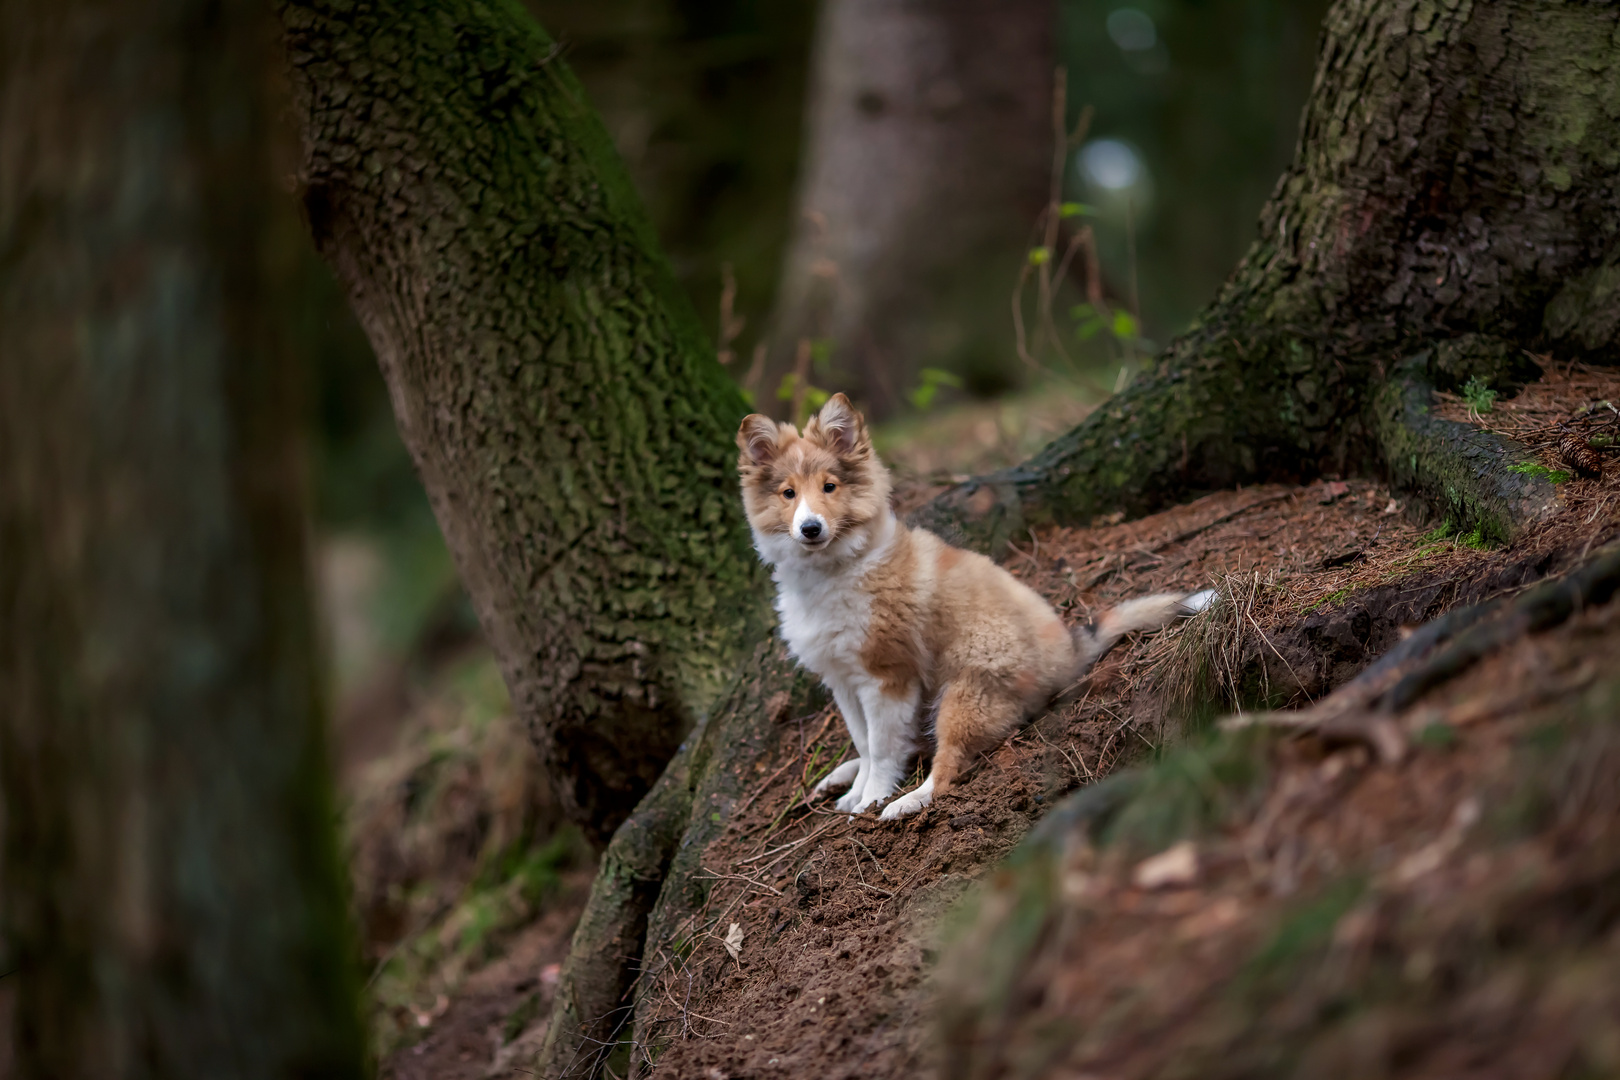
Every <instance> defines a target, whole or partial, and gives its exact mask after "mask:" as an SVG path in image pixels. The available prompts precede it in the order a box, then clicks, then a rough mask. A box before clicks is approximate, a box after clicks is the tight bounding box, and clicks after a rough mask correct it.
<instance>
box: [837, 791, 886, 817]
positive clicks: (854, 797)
mask: <svg viewBox="0 0 1620 1080" xmlns="http://www.w3.org/2000/svg"><path fill="white" fill-rule="evenodd" d="M875 802H877V800H876V799H868V798H867V797H866V792H865V791H862V790H861V789H860V788H858V787H856V788H850V790H849V794H847V795H845V796H844V797H843V798H841V799H839V800H838V801H837V802H836V803H834V804H833V807H834V808H835V809H837V810H838V811H840V812H841V813H845V814H859V813H861V812H862V811H864V810H865V809H866V808H867V807H869V806H871V805H872V804H873V803H875Z"/></svg>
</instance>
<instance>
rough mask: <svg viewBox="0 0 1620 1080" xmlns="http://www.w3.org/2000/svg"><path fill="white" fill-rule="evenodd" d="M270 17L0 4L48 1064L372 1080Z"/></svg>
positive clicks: (17, 850) (12, 482) (11, 689)
mask: <svg viewBox="0 0 1620 1080" xmlns="http://www.w3.org/2000/svg"><path fill="white" fill-rule="evenodd" d="M269 30H270V27H269V25H268V23H267V20H265V19H264V18H263V16H262V13H261V12H259V11H258V10H257V9H256V8H255V7H254V5H252V4H250V3H246V2H244V0H225V2H223V3H202V2H198V0H163V2H160V3H157V4H147V5H129V4H122V3H119V2H117V0H101V2H96V0H74V2H70V3H41V2H27V0H25V2H18V3H11V4H7V5H5V6H4V8H3V9H0V253H3V254H0V700H3V701H4V702H5V710H4V712H3V714H0V715H3V721H0V776H3V784H4V790H5V795H6V815H5V818H6V821H5V855H4V867H5V869H4V884H5V914H6V920H7V923H8V926H7V940H8V943H9V944H10V946H11V948H12V949H13V950H14V952H13V959H12V962H11V963H10V964H8V966H13V967H15V969H16V971H15V975H14V982H13V985H15V986H16V987H17V992H18V994H19V1006H18V1014H17V1044H16V1052H17V1056H18V1059H19V1068H20V1070H21V1072H22V1073H23V1074H25V1075H33V1076H49V1077H86V1078H90V1077H94V1078H97V1080H100V1078H108V1077H187V1076H195V1077H208V1078H215V1077H286V1076H294V1075H298V1076H331V1077H340V1076H356V1077H358V1076H360V1075H361V1074H362V1073H363V1071H364V1068H363V1066H364V1038H363V1033H362V1029H361V1025H360V1022H359V1013H358V1009H357V1004H358V979H357V978H356V965H355V955H354V951H353V943H352V942H351V940H350V935H349V928H348V925H347V917H346V909H345V904H344V884H343V876H342V873H341V869H340V865H339V861H338V858H337V853H336V846H335V843H334V835H333V816H334V810H333V806H332V803H331V799H330V795H329V792H328V787H327V783H328V780H327V773H326V759H325V742H324V732H323V716H322V705H321V698H322V694H321V687H320V680H319V678H318V666H317V663H316V659H315V650H314V647H313V627H312V620H311V611H310V603H309V582H308V575H307V567H306V562H305V550H304V543H305V535H304V513H303V511H304V507H303V501H302V492H301V485H300V480H299V468H298V467H299V458H298V454H297V450H296V444H295V442H294V437H293V432H294V425H295V420H296V411H295V409H294V405H295V402H294V401H293V400H292V398H293V394H292V388H291V387H290V386H289V385H288V378H287V373H288V371H289V370H290V368H289V365H287V364H286V363H284V362H280V361H281V360H282V358H280V357H278V356H277V355H276V354H275V349H274V347H273V343H274V340H275V336H276V335H275V332H274V328H273V327H272V326H270V325H268V324H267V321H266V318H265V312H266V309H267V307H268V304H267V303H266V294H267V282H266V272H265V267H264V257H265V252H264V249H263V247H262V245H261V240H262V239H263V234H262V231H261V230H262V224H263V221H264V219H265V215H266V211H267V209H268V208H269V206H270V205H271V199H272V192H271V191H270V188H269V159H268V139H267V137H266V136H267V127H268V124H267V113H268V110H267V109H266V107H265V103H264V101H263V91H264V86H265V75H266V73H267V72H268V70H269V69H268V67H267V62H268V60H269V50H268V48H267V46H268V45H269V42H270V37H269V33H268V31H269ZM8 974H10V973H9V972H8Z"/></svg>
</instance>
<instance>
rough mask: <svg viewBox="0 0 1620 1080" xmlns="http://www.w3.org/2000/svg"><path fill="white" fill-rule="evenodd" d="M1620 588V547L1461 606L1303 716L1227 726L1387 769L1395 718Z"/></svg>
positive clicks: (1397, 747)
mask: <svg viewBox="0 0 1620 1080" xmlns="http://www.w3.org/2000/svg"><path fill="white" fill-rule="evenodd" d="M1617 590H1620V545H1610V546H1608V547H1605V548H1601V549H1599V550H1598V552H1597V553H1596V554H1595V555H1593V556H1592V557H1591V558H1589V559H1588V560H1587V561H1586V562H1584V563H1583V564H1582V565H1581V566H1580V567H1579V568H1578V569H1576V570H1574V571H1572V572H1571V573H1569V574H1566V575H1564V576H1563V577H1559V578H1556V579H1553V580H1551V581H1544V582H1541V583H1540V584H1537V585H1534V586H1531V587H1530V588H1528V589H1526V590H1524V591H1523V592H1521V593H1518V594H1516V595H1513V596H1505V597H1498V598H1496V599H1493V600H1487V601H1485V602H1484V603H1479V604H1473V605H1471V606H1469V607H1465V608H1458V609H1456V610H1454V611H1451V612H1449V613H1447V614H1446V615H1443V616H1441V617H1440V618H1438V619H1435V620H1433V621H1432V622H1429V623H1427V624H1425V625H1424V626H1422V627H1421V628H1419V629H1418V630H1416V631H1415V632H1413V633H1412V634H1411V635H1410V636H1409V637H1408V638H1406V640H1405V641H1403V642H1401V643H1400V644H1399V645H1397V646H1396V647H1395V648H1393V649H1391V650H1390V651H1389V652H1388V653H1386V654H1385V655H1384V656H1383V658H1382V659H1380V660H1379V661H1378V662H1377V663H1375V664H1373V665H1372V666H1371V667H1369V668H1367V670H1365V671H1363V672H1362V673H1361V674H1360V675H1358V676H1357V677H1356V678H1355V679H1353V680H1352V681H1351V682H1349V683H1347V684H1346V685H1345V686H1344V687H1343V688H1342V689H1340V690H1339V691H1338V692H1337V693H1335V694H1334V695H1333V696H1332V697H1330V698H1328V699H1327V700H1325V701H1323V702H1321V703H1320V704H1317V705H1315V706H1312V707H1311V708H1308V709H1301V710H1299V711H1296V712H1269V713H1251V714H1249V715H1247V716H1243V717H1238V718H1234V719H1233V720H1229V721H1227V723H1226V725H1224V726H1226V727H1227V728H1229V729H1231V728H1239V727H1251V726H1266V727H1278V728H1286V729H1288V730H1291V731H1295V732H1299V733H1301V734H1313V735H1317V736H1319V737H1321V738H1323V739H1325V740H1327V741H1329V742H1361V743H1365V744H1366V745H1368V746H1370V747H1371V748H1372V749H1373V750H1374V751H1375V752H1377V754H1378V756H1379V757H1380V758H1381V759H1382V760H1384V761H1385V762H1388V763H1394V762H1398V761H1400V760H1401V758H1402V757H1404V756H1405V752H1406V735H1405V733H1404V732H1403V730H1402V729H1401V727H1400V726H1399V725H1398V724H1396V723H1395V721H1394V716H1395V714H1396V713H1399V712H1402V711H1404V710H1405V709H1407V708H1408V707H1409V706H1411V705H1413V704H1415V703H1416V702H1417V701H1418V700H1419V699H1420V698H1422V697H1423V696H1424V695H1425V694H1428V693H1429V692H1430V691H1432V690H1434V689H1436V688H1438V687H1440V686H1443V685H1445V684H1446V683H1447V682H1450V681H1451V680H1452V679H1455V678H1457V677H1458V676H1459V675H1461V674H1463V673H1464V672H1465V671H1467V670H1468V669H1469V668H1471V667H1473V666H1474V665H1475V664H1476V663H1478V662H1479V661H1481V660H1483V659H1485V658H1486V657H1487V656H1489V655H1491V654H1492V653H1494V652H1496V651H1498V650H1499V649H1502V648H1504V647H1505V646H1507V645H1510V644H1512V643H1513V642H1514V641H1517V640H1518V639H1519V638H1521V637H1523V636H1525V635H1526V634H1533V633H1537V632H1539V631H1543V630H1547V629H1550V628H1551V627H1554V626H1557V625H1559V624H1560V623H1562V622H1564V621H1565V620H1567V619H1569V618H1570V617H1571V616H1572V615H1575V614H1576V613H1578V612H1579V611H1581V610H1582V609H1583V608H1586V607H1590V606H1595V605H1599V604H1603V603H1606V602H1607V601H1608V600H1609V599H1610V598H1611V597H1613V596H1614V594H1615V592H1616V591H1617Z"/></svg>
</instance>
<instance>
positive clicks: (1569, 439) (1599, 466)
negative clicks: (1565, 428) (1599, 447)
mask: <svg viewBox="0 0 1620 1080" xmlns="http://www.w3.org/2000/svg"><path fill="white" fill-rule="evenodd" d="M1558 460H1559V461H1562V462H1563V463H1564V464H1565V465H1568V466H1569V467H1570V468H1571V469H1574V470H1575V474H1576V475H1577V476H1596V477H1601V476H1602V475H1603V455H1602V454H1600V453H1598V452H1597V451H1596V450H1594V449H1592V447H1591V446H1589V445H1588V444H1587V442H1586V439H1584V438H1583V437H1581V436H1580V435H1576V434H1574V433H1573V432H1571V433H1570V434H1568V435H1565V436H1564V437H1563V438H1562V439H1559V440H1558Z"/></svg>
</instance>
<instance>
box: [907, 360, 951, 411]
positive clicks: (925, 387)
mask: <svg viewBox="0 0 1620 1080" xmlns="http://www.w3.org/2000/svg"><path fill="white" fill-rule="evenodd" d="M918 375H919V376H920V377H921V378H922V382H921V383H919V384H918V385H917V388H916V389H915V390H911V391H909V392H907V394H906V398H907V400H909V401H910V402H911V404H912V405H913V406H914V407H915V408H916V409H917V411H918V412H927V411H928V410H929V408H930V407H931V406H932V405H933V404H934V398H935V396H936V395H937V394H938V393H939V388H940V387H942V386H953V387H957V388H958V389H960V388H961V386H962V380H961V378H960V377H959V376H957V375H954V374H952V373H951V372H949V371H946V370H944V369H943V368H931V367H930V368H923V369H922V371H920V372H918Z"/></svg>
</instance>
